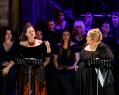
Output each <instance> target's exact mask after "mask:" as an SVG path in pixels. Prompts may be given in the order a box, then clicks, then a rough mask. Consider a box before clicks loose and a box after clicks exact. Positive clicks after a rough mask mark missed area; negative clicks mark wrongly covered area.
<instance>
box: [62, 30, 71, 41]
mask: <svg viewBox="0 0 119 95" xmlns="http://www.w3.org/2000/svg"><path fill="white" fill-rule="evenodd" d="M62 38H63V40H64V41H69V39H70V33H69V32H67V31H65V32H63V34H62Z"/></svg>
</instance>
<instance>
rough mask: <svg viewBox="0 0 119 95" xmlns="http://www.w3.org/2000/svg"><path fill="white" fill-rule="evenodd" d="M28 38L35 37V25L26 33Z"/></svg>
mask: <svg viewBox="0 0 119 95" xmlns="http://www.w3.org/2000/svg"><path fill="white" fill-rule="evenodd" d="M25 35H26V36H27V37H28V38H34V37H35V30H34V28H33V27H29V28H28V29H27V31H26V34H25Z"/></svg>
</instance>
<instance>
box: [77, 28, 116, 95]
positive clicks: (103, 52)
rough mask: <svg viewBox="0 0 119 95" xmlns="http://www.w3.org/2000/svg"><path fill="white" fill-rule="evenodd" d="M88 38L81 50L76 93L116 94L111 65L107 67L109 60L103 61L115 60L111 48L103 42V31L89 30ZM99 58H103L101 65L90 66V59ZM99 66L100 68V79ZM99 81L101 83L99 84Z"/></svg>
mask: <svg viewBox="0 0 119 95" xmlns="http://www.w3.org/2000/svg"><path fill="white" fill-rule="evenodd" d="M86 39H87V44H86V46H85V47H84V48H83V50H82V51H81V54H80V61H79V69H78V70H77V74H76V95H114V91H113V90H114V89H113V81H114V80H113V75H112V72H111V67H109V68H108V67H105V65H106V66H107V64H108V63H107V62H106V63H102V61H103V60H106V59H110V60H113V58H114V57H113V54H112V52H111V50H110V49H109V47H108V46H106V45H105V44H104V43H102V42H101V41H102V33H101V32H100V30H99V29H92V30H90V31H88V33H87V37H86ZM97 58H98V59H101V60H102V61H100V62H101V64H100V65H99V64H97V66H99V67H96V68H95V66H94V65H93V66H92V67H90V63H89V61H90V60H91V59H97ZM88 64H89V65H88ZM95 64H96V63H95ZM108 65H111V63H109V64H108ZM97 68H100V69H99V70H100V75H99V76H98V80H97ZM101 76H102V77H101ZM97 83H99V84H98V86H97ZM97 87H98V88H97Z"/></svg>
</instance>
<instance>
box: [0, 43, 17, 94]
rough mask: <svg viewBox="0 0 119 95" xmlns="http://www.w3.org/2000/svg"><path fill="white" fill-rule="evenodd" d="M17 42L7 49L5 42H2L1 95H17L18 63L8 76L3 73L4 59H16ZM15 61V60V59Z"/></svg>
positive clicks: (0, 49)
mask: <svg viewBox="0 0 119 95" xmlns="http://www.w3.org/2000/svg"><path fill="white" fill-rule="evenodd" d="M17 48H18V45H17V43H13V45H12V46H11V48H10V49H9V50H8V51H6V50H5V48H4V46H3V44H0V95H15V85H16V72H17V67H16V64H15V65H13V66H12V67H11V68H10V70H9V72H8V74H7V75H6V76H3V75H2V71H1V70H2V69H3V68H5V66H3V62H4V61H8V62H9V61H11V60H12V61H14V59H15V57H16V55H17V50H18V49H17ZM14 62H15V61H14Z"/></svg>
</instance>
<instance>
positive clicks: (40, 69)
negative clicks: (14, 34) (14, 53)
mask: <svg viewBox="0 0 119 95" xmlns="http://www.w3.org/2000/svg"><path fill="white" fill-rule="evenodd" d="M50 52H51V49H50V44H49V42H48V41H42V40H40V39H37V38H36V32H35V30H34V28H33V26H29V27H27V28H26V29H25V31H24V32H23V34H22V37H21V41H20V46H19V56H18V57H20V58H22V59H24V58H27V59H34V60H35V59H39V60H41V61H42V62H41V63H43V64H42V65H38V64H35V63H29V62H28V63H23V64H22V65H21V66H20V70H19V79H18V95H28V94H29V87H31V89H30V95H47V91H46V85H45V78H44V76H45V74H44V67H45V66H46V65H47V64H48V63H49V61H50ZM30 65H32V69H31V83H30V84H31V86H30V85H28V83H29V82H30V81H29V78H28V76H29V68H28V67H29V66H30Z"/></svg>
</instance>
